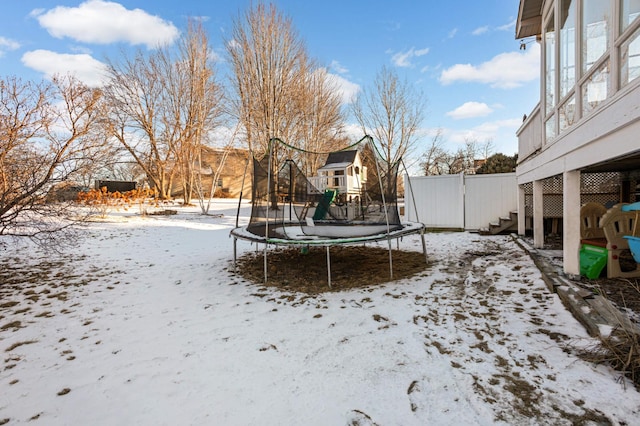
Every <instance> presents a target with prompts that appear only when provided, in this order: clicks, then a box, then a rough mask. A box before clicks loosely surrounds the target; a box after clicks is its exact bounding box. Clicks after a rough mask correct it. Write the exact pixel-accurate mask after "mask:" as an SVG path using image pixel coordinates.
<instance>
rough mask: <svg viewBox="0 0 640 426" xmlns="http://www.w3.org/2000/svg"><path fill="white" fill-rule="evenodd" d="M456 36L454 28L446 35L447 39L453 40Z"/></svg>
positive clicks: (456, 31) (456, 30)
mask: <svg viewBox="0 0 640 426" xmlns="http://www.w3.org/2000/svg"><path fill="white" fill-rule="evenodd" d="M456 34H458V29H457V28H454V29H452V30H451V31H449V34H447V38H454V37H455V36H456Z"/></svg>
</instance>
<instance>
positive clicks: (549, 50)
mask: <svg viewBox="0 0 640 426" xmlns="http://www.w3.org/2000/svg"><path fill="white" fill-rule="evenodd" d="M544 43H545V76H546V77H545V86H544V87H545V105H546V110H545V114H549V113H550V112H553V107H554V106H555V105H556V98H555V93H556V33H555V24H554V22H553V13H552V14H551V16H550V17H549V19H548V20H547V26H546V27H545V31H544Z"/></svg>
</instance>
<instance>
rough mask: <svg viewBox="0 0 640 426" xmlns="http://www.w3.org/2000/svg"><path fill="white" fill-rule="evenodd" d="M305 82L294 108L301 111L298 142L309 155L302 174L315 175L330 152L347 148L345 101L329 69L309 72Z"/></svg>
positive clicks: (304, 157) (301, 161) (297, 133)
mask: <svg viewBox="0 0 640 426" xmlns="http://www.w3.org/2000/svg"><path fill="white" fill-rule="evenodd" d="M305 77H306V78H304V79H303V80H301V81H300V82H301V84H300V87H299V89H298V90H297V94H296V97H295V98H294V102H293V104H294V106H295V108H296V110H297V111H298V112H299V117H298V119H299V122H298V125H297V126H295V129H294V130H295V134H294V137H295V140H296V141H297V145H298V147H300V148H301V149H304V150H305V151H306V152H305V153H304V155H302V156H301V158H300V161H299V162H300V164H301V169H302V171H303V172H304V173H305V174H306V175H307V176H313V175H314V174H315V173H316V171H317V170H318V168H319V167H320V166H321V165H322V164H320V162H321V160H322V157H323V156H322V155H321V154H318V153H322V152H324V153H326V152H328V151H331V150H334V149H338V148H339V147H341V146H344V145H345V142H346V138H345V137H344V134H343V128H344V111H343V110H342V99H341V97H340V93H339V91H338V87H337V86H336V83H335V81H334V80H332V79H330V77H329V74H328V73H327V70H326V69H325V68H317V69H309V70H308V71H307V72H306V73H305Z"/></svg>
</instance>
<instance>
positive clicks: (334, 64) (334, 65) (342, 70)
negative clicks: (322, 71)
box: [330, 60, 349, 74]
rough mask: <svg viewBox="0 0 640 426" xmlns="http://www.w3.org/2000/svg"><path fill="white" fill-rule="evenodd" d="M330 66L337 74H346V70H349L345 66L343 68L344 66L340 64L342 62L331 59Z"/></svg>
mask: <svg viewBox="0 0 640 426" xmlns="http://www.w3.org/2000/svg"><path fill="white" fill-rule="evenodd" d="M330 68H331V69H332V70H333V71H335V72H337V73H338V74H346V73H347V72H349V70H348V69H347V68H345V67H344V66H342V64H341V63H340V62H338V61H335V60H334V61H331V66H330Z"/></svg>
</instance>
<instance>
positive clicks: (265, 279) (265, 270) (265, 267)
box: [264, 243, 267, 284]
mask: <svg viewBox="0 0 640 426" xmlns="http://www.w3.org/2000/svg"><path fill="white" fill-rule="evenodd" d="M264 283H265V284H266V283H267V244H266V243H265V245H264Z"/></svg>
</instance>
